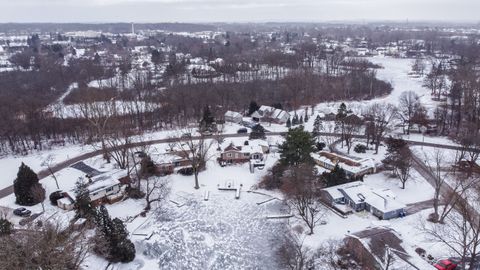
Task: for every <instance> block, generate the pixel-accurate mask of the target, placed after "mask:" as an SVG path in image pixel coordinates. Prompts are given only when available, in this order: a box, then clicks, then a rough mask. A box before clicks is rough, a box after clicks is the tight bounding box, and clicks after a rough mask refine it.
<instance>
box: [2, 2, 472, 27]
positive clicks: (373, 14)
mask: <svg viewBox="0 0 480 270" xmlns="http://www.w3.org/2000/svg"><path fill="white" fill-rule="evenodd" d="M407 19H409V20H411V21H413V20H437V21H438V20H441V21H474V22H478V21H480V0H0V22H130V21H134V22H220V21H226V22H264V21H301V22H312V21H314V22H321V21H332V20H367V21H368V20H402V21H403V20H407Z"/></svg>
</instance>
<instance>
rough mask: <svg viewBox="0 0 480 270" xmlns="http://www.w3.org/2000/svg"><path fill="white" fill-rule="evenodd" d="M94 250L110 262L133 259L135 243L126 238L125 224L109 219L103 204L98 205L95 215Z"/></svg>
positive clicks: (118, 220)
mask: <svg viewBox="0 0 480 270" xmlns="http://www.w3.org/2000/svg"><path fill="white" fill-rule="evenodd" d="M95 224H96V231H95V238H94V248H93V249H94V251H95V252H96V253H97V254H99V255H101V256H102V257H105V258H106V259H107V260H108V261H110V262H123V263H125V262H131V261H133V259H135V245H134V244H133V243H132V241H130V239H128V231H127V229H126V228H125V224H123V222H122V221H121V220H120V219H118V218H114V219H113V220H112V219H111V217H110V215H109V214H108V211H107V208H105V206H103V205H102V206H100V208H99V210H98V212H97V215H96V217H95Z"/></svg>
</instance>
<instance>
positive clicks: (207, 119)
mask: <svg viewBox="0 0 480 270" xmlns="http://www.w3.org/2000/svg"><path fill="white" fill-rule="evenodd" d="M214 122H215V118H214V117H213V114H212V112H211V111H210V107H209V106H205V108H204V109H203V117H202V120H201V121H200V130H201V131H207V130H208V131H212V129H213V123H214Z"/></svg>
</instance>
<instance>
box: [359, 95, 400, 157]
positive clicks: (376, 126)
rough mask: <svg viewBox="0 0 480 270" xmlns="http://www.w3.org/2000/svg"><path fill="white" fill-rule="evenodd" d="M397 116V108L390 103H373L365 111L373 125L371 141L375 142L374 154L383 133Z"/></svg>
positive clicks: (376, 152)
mask: <svg viewBox="0 0 480 270" xmlns="http://www.w3.org/2000/svg"><path fill="white" fill-rule="evenodd" d="M396 114H397V108H396V107H395V106H394V105H392V104H390V103H386V104H385V103H374V104H373V105H371V106H370V107H369V108H368V109H367V113H366V115H367V116H368V118H369V119H371V121H372V123H373V129H372V131H373V137H374V138H373V139H374V141H375V154H378V148H379V146H380V142H381V141H382V139H383V137H384V135H385V133H386V132H387V131H388V130H389V129H390V125H391V124H392V121H393V119H394V118H395V116H396Z"/></svg>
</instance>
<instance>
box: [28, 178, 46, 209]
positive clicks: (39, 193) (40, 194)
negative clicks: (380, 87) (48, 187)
mask: <svg viewBox="0 0 480 270" xmlns="http://www.w3.org/2000/svg"><path fill="white" fill-rule="evenodd" d="M31 192H32V197H33V200H34V201H35V202H40V203H41V204H42V210H43V212H45V205H44V201H45V189H44V188H43V187H42V185H41V184H40V183H39V184H37V185H33V186H32V188H31Z"/></svg>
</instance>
